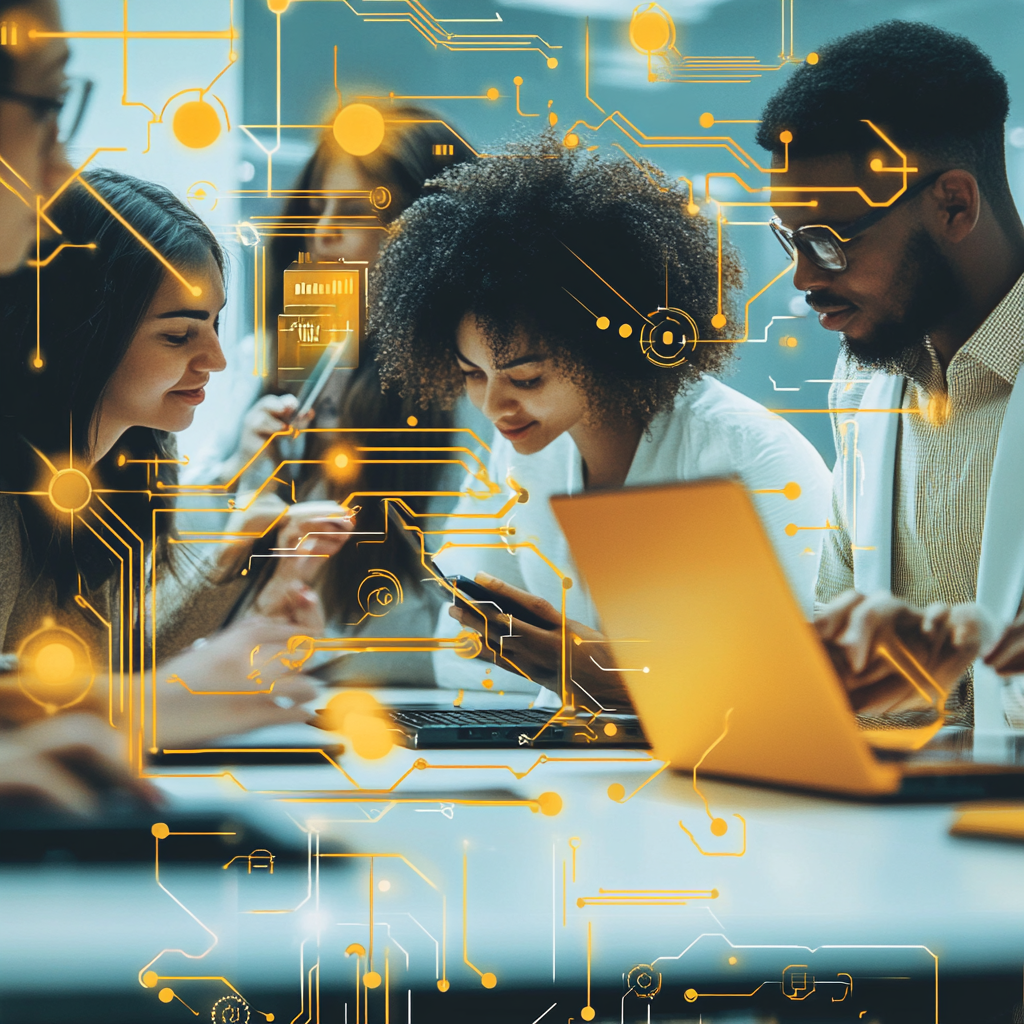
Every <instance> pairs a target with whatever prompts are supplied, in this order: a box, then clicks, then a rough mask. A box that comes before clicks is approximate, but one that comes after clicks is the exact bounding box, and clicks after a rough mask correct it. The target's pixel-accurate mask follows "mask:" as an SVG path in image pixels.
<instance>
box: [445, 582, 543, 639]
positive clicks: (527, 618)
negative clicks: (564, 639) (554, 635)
mask: <svg viewBox="0 0 1024 1024" xmlns="http://www.w3.org/2000/svg"><path fill="white" fill-rule="evenodd" d="M445 580H447V582H448V583H449V584H451V586H453V587H454V588H455V603H456V604H457V605H458V606H459V607H460V608H472V607H473V606H472V605H471V604H470V603H469V601H473V602H475V603H476V604H483V603H485V602H489V603H490V605H491V607H492V608H493V607H494V606H495V605H497V607H498V610H499V611H500V612H501V613H502V614H503V615H511V616H512V618H514V619H518V620H519V621H520V622H525V623H526V624H527V625H528V626H536V627H537V628H538V629H557V628H558V626H557V625H556V624H555V623H552V622H548V620H547V619H542V618H541V617H540V616H539V615H535V614H534V613H533V612H531V611H530V609H529V608H527V607H526V606H525V605H522V604H520V603H519V602H518V601H517V600H515V598H512V597H505V596H504V595H503V594H496V593H495V592H494V591H493V590H488V589H487V588H486V587H484V586H482V585H481V584H479V583H477V582H476V580H471V579H470V578H469V577H468V576H445ZM461 595H465V597H467V598H469V601H466V600H463V599H460V598H461Z"/></svg>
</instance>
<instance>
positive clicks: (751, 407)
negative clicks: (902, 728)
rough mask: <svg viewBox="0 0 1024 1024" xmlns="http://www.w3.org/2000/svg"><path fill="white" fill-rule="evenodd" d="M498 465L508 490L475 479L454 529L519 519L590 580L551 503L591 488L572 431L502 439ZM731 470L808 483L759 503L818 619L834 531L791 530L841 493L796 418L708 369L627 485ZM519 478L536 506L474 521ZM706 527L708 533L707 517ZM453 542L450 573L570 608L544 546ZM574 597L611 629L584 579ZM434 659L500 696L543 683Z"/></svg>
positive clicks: (821, 516)
mask: <svg viewBox="0 0 1024 1024" xmlns="http://www.w3.org/2000/svg"><path fill="white" fill-rule="evenodd" d="M488 472H489V474H490V478H491V480H493V481H494V482H495V483H497V484H498V485H499V486H501V488H502V491H501V493H500V494H498V495H495V496H494V497H491V498H480V497H475V496H473V495H472V494H471V493H470V492H471V491H475V492H476V493H477V494H479V493H480V490H481V485H480V481H479V480H477V479H474V478H472V477H470V478H468V479H467V481H466V483H465V485H464V486H463V488H462V492H463V496H462V498H461V499H460V500H459V503H458V505H456V507H455V511H454V512H453V513H452V515H451V517H450V518H449V519H448V520H447V522H446V524H445V530H446V531H460V530H462V531H464V530H466V529H470V528H472V529H481V528H491V527H496V526H511V527H514V528H515V533H514V535H513V536H512V537H510V541H511V542H512V543H514V544H517V545H520V544H524V543H533V544H535V545H536V547H537V549H538V550H539V551H540V552H542V553H543V555H544V556H545V558H547V559H548V560H549V561H550V562H551V563H553V564H554V565H556V566H557V567H558V568H559V569H561V570H562V571H563V572H565V573H566V574H567V575H569V576H570V577H572V578H573V579H574V580H579V574H578V572H577V571H576V569H575V566H574V564H573V561H572V558H571V557H570V554H569V546H568V543H567V541H566V539H565V536H564V535H563V534H562V531H561V529H560V528H559V526H558V523H557V521H556V519H555V517H554V514H553V513H552V511H551V507H550V505H549V503H548V499H549V498H550V497H551V496H552V495H556V494H578V493H580V492H581V491H582V490H583V463H582V459H581V457H580V453H579V450H578V449H577V448H576V445H575V444H574V442H573V440H572V438H571V437H570V436H569V435H568V434H567V433H566V434H562V435H561V436H560V437H558V438H556V439H555V440H554V441H553V442H552V443H551V444H549V445H548V446H547V447H546V448H544V449H543V450H542V451H539V452H537V453H536V454H533V455H519V454H518V453H517V452H516V451H515V449H514V448H513V447H512V444H511V443H510V442H509V441H507V440H505V438H503V437H501V435H500V434H499V435H496V436H495V440H494V443H493V445H492V448H491V457H490V462H489V465H488ZM720 476H738V477H739V478H740V479H741V480H742V481H743V482H744V484H746V486H747V487H748V488H749V489H750V490H751V491H776V492H778V491H781V490H782V489H783V488H784V487H785V486H786V484H788V483H791V482H795V483H797V484H799V486H800V495H799V497H797V498H795V499H792V500H790V499H788V498H787V497H786V496H785V495H783V494H781V493H762V494H754V495H753V500H754V503H755V505H756V507H757V510H758V512H759V513H760V516H761V519H762V521H763V522H764V525H765V529H766V530H767V532H768V536H769V537H770V538H771V540H772V543H773V544H774V546H775V551H776V553H777V554H778V556H779V561H780V562H781V563H782V566H783V568H784V569H785V571H786V574H787V576H788V578H789V581H790V584H791V585H792V587H793V591H794V594H795V595H796V596H797V598H798V599H799V601H800V603H801V605H802V606H803V607H804V609H805V611H806V612H807V614H808V615H810V613H811V611H812V609H813V605H814V581H815V576H816V574H817V568H818V559H819V556H820V553H821V541H822V537H823V536H824V531H823V530H820V529H819V530H812V531H804V530H801V531H799V532H796V533H795V534H793V535H792V536H790V535H789V534H787V533H786V526H787V525H788V524H790V523H794V524H797V525H799V526H815V527H823V526H825V524H826V516H827V515H828V512H829V507H830V501H831V474H830V473H829V471H828V470H827V469H826V467H825V463H824V462H823V461H822V458H821V456H820V455H819V454H818V452H817V451H816V450H815V448H814V447H813V445H811V443H810V442H809V441H808V440H807V439H806V438H805V437H804V436H803V435H802V434H801V433H800V432H799V431H797V430H796V429H795V428H794V427H792V426H790V424H789V423H787V422H785V421H784V420H783V419H781V418H780V417H779V416H777V415H775V414H774V413H770V412H768V410H767V409H765V408H764V406H762V405H759V404H758V403H757V402H755V401H753V400H752V399H750V398H747V397H746V396H745V395H741V394H740V393H739V392H738V391H734V390H733V389H732V388H730V387H727V386H726V385H725V384H722V383H721V382H720V381H718V380H715V379H714V378H713V377H707V376H705V377H703V378H701V380H699V381H698V382H696V383H695V384H693V385H692V386H691V387H690V388H688V389H687V390H686V392H684V393H683V394H682V395H680V396H678V397H677V398H676V400H675V405H674V407H673V408H672V409H671V410H667V411H665V412H663V413H661V414H659V415H658V416H657V417H656V418H655V419H654V421H653V422H652V423H651V425H650V428H649V431H648V432H647V433H646V434H645V435H644V436H642V437H641V439H640V444H639V447H638V448H637V451H636V454H635V455H634V457H633V463H632V465H631V466H630V469H629V475H628V476H627V477H626V486H627V487H629V486H635V485H640V484H654V483H667V482H671V481H675V480H698V479H701V478H704V477H720ZM509 478H512V479H513V480H514V481H515V482H516V484H517V485H518V486H519V487H520V488H524V489H525V490H526V491H527V493H528V495H529V497H528V500H527V501H526V502H525V503H520V504H515V505H513V506H512V508H511V510H510V511H509V512H508V513H507V514H506V516H505V517H504V518H503V519H497V520H487V519H483V520H481V519H478V518H477V519H465V518H462V517H464V516H467V515H473V516H479V515H480V514H482V513H484V514H486V513H488V512H494V511H496V510H498V509H500V508H501V507H502V506H503V505H505V504H507V503H508V501H509V495H510V494H511V493H512V491H511V488H510V486H509V485H508V483H507V481H508V480H509ZM697 532H698V535H699V524H698V525H697ZM443 541H444V544H445V550H444V551H442V552H441V553H440V554H439V555H438V556H437V558H436V559H435V563H436V565H437V566H438V568H439V569H440V570H441V571H442V572H443V573H444V574H445V575H447V576H452V575H456V574H459V575H463V576H469V577H473V576H475V575H476V574H477V573H478V572H486V573H489V574H490V575H491V576H495V577H497V578H498V579H502V580H504V581H505V582H506V583H510V584H512V585H513V586H516V587H521V588H522V589H523V590H527V591H529V592H530V593H532V594H537V595H539V596H541V597H543V598H545V599H546V600H548V601H550V602H551V603H552V604H553V605H554V606H555V607H556V608H557V607H559V604H560V602H561V599H562V588H561V583H560V579H559V576H558V575H557V574H556V573H555V572H553V571H552V570H551V569H550V568H549V567H548V566H547V565H546V564H545V561H544V559H542V558H541V557H539V556H538V555H537V554H535V553H534V552H532V551H528V550H522V549H520V550H519V551H515V550H512V549H510V548H509V547H507V546H506V545H505V544H504V543H503V541H502V539H501V537H493V536H487V535H482V536H481V535H479V534H478V535H475V536H474V535H466V534H465V533H462V534H460V533H458V532H452V533H446V535H445V536H444V538H443ZM481 544H485V545H490V546H485V547H481V546H480V545H481ZM448 545H451V546H448ZM438 547H441V544H438ZM565 597H566V611H565V613H566V616H567V617H568V618H570V619H575V620H577V621H579V622H582V623H584V624H586V625H588V626H593V627H594V628H597V629H600V623H599V622H598V619H597V614H596V612H595V609H594V607H593V605H592V603H591V601H590V597H589V595H588V593H587V590H586V588H585V587H584V586H580V585H577V586H574V587H573V588H572V589H571V590H568V591H567V592H566V593H565ZM458 630H459V624H458V622H457V621H456V620H455V619H452V618H451V617H450V616H449V615H448V606H447V605H446V606H444V607H443V608H442V609H441V614H440V617H439V619H438V624H437V635H438V636H449V637H450V636H454V635H455V634H456V633H457V632H458ZM433 658H434V673H435V676H436V678H437V683H438V685H439V686H442V687H449V688H453V689H454V688H459V689H473V690H479V689H481V687H482V686H483V682H484V680H485V678H486V679H487V681H488V682H490V683H491V687H490V688H491V691H492V692H494V693H496V692H498V691H500V690H505V691H521V692H530V693H536V691H537V687H536V684H534V683H531V682H529V681H528V680H526V679H524V678H523V677H522V676H519V675H516V674H514V673H512V672H507V671H505V670H504V669H499V668H496V667H491V671H490V674H489V676H488V675H485V673H486V669H487V667H488V666H487V665H485V664H484V663H483V662H482V661H480V660H475V661H467V660H465V659H462V658H459V657H458V656H457V655H456V654H454V653H453V652H451V651H440V652H436V653H435V654H434V655H433Z"/></svg>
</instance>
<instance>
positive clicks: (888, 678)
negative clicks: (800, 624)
mask: <svg viewBox="0 0 1024 1024" xmlns="http://www.w3.org/2000/svg"><path fill="white" fill-rule="evenodd" d="M814 625H815V628H816V629H817V631H818V636H819V637H821V639H822V641H823V642H824V644H825V647H826V649H827V650H828V652H829V654H830V656H831V658H832V662H833V664H834V665H835V667H836V671H837V672H838V673H839V677H840V679H841V680H842V682H843V685H844V686H845V687H846V690H847V693H848V695H849V698H850V703H851V704H852V705H853V708H854V710H856V711H860V712H865V713H868V714H873V715H881V714H885V713H891V712H894V711H910V710H920V709H924V708H927V707H932V706H935V705H936V704H937V703H938V702H939V700H943V701H944V700H945V698H946V696H947V695H948V693H949V691H950V690H951V689H952V688H953V686H955V685H956V683H957V681H958V680H959V679H960V678H961V676H963V674H964V672H965V671H966V670H967V668H968V666H969V665H970V664H971V662H972V661H974V659H975V658H976V657H977V656H978V651H979V650H980V649H981V648H982V646H983V645H984V643H985V640H986V633H987V631H988V629H989V627H988V624H987V621H986V620H985V617H984V615H983V613H982V612H981V610H980V609H979V608H978V607H977V606H976V605H952V606H951V605H946V604H932V605H929V606H928V607H927V608H923V609H922V608H918V607H916V606H915V605H912V604H910V603H909V602H907V601H902V600H900V599H899V598H897V597H893V595H892V594H887V593H883V594H874V595H872V596H871V597H865V596H864V595H863V594H858V593H857V592H856V591H855V590H848V591H847V592H846V593H845V594H842V595H840V596H839V597H837V598H836V599H835V600H834V601H832V602H831V603H830V604H828V605H826V606H825V607H824V608H822V609H821V610H820V611H819V612H818V613H817V614H816V615H815V619H814Z"/></svg>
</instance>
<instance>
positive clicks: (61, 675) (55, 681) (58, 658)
mask: <svg viewBox="0 0 1024 1024" xmlns="http://www.w3.org/2000/svg"><path fill="white" fill-rule="evenodd" d="M33 669H34V670H35V674H36V676H37V677H38V678H39V681H40V682H41V683H42V684H43V685H44V686H63V685H66V684H67V683H70V682H71V680H72V679H74V677H75V652H74V651H73V650H71V648H70V647H68V645H67V644H62V643H52V644H47V645H46V646H45V647H43V648H42V649H41V650H40V651H39V653H38V654H37V655H36V656H35V660H34V661H33Z"/></svg>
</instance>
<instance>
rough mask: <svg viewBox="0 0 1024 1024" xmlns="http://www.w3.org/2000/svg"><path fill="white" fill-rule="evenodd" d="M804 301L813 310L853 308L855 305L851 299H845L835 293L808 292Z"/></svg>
mask: <svg viewBox="0 0 1024 1024" xmlns="http://www.w3.org/2000/svg"><path fill="white" fill-rule="evenodd" d="M804 301H805V302H806V303H807V305H808V306H810V307H811V309H829V308H832V307H835V306H852V305H853V303H852V302H851V301H850V300H849V299H844V298H843V296H842V295H836V293H835V292H827V291H824V292H807V293H806V294H805V295H804Z"/></svg>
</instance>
